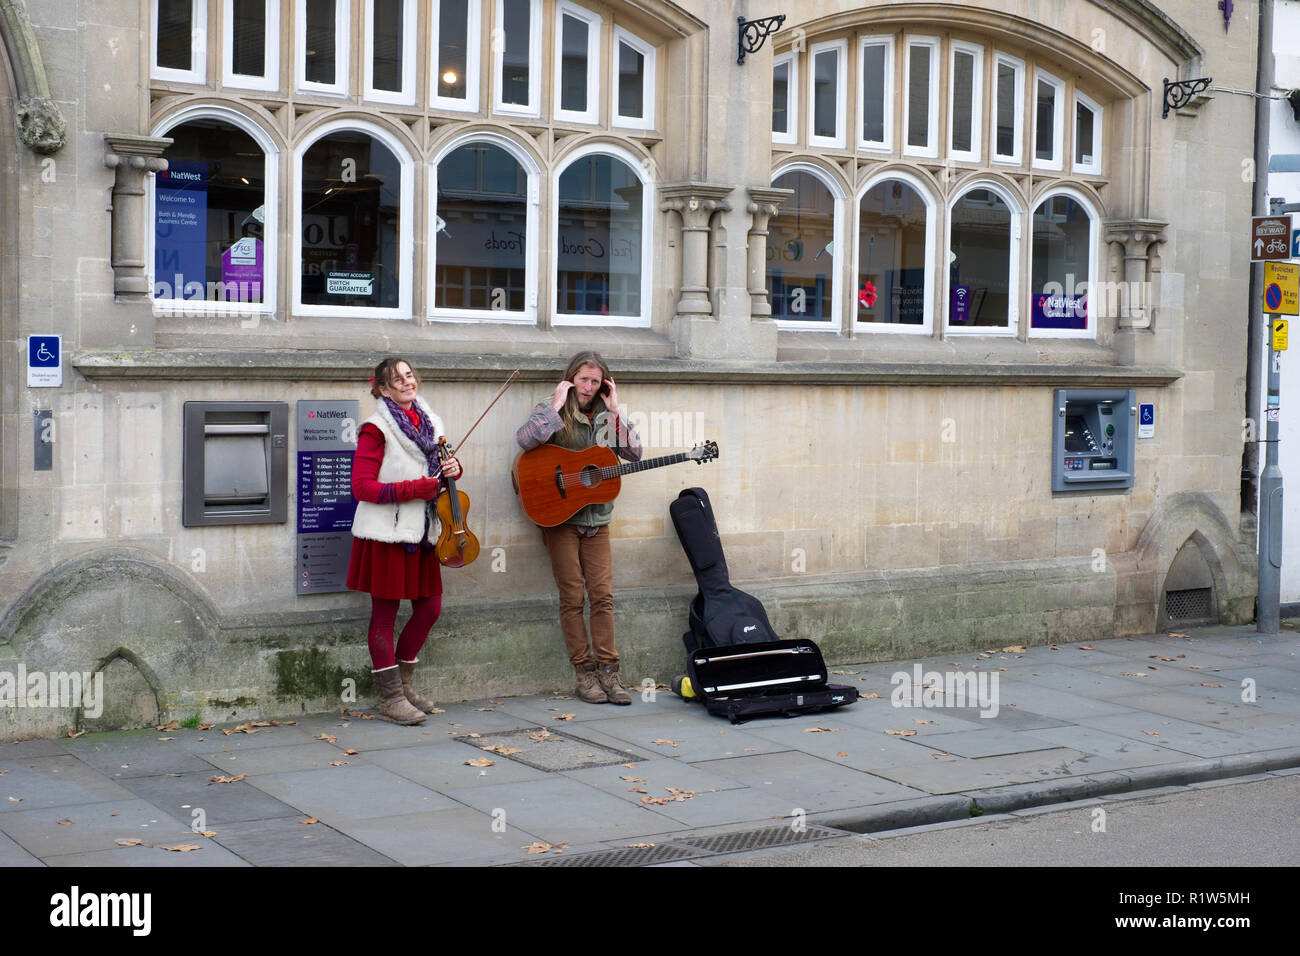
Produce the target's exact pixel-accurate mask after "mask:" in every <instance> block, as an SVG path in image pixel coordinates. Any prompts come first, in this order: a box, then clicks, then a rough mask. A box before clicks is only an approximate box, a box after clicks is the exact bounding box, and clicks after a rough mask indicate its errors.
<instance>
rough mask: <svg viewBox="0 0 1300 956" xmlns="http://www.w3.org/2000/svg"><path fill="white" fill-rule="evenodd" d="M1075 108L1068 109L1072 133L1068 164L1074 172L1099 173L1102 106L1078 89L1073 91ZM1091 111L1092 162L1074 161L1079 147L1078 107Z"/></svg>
mask: <svg viewBox="0 0 1300 956" xmlns="http://www.w3.org/2000/svg"><path fill="white" fill-rule="evenodd" d="M1074 102H1075V108H1074V109H1073V110H1071V111H1070V114H1071V118H1070V122H1071V123H1072V124H1073V129H1074V133H1073V135H1072V136H1071V137H1070V164H1071V168H1072V169H1073V170H1074V171H1075V172H1076V173H1086V174H1090V175H1097V176H1099V175H1101V142H1102V137H1101V120H1102V115H1103V113H1102V107H1101V105H1100V104H1098V103H1097V102H1096V101H1095V100H1093V99H1092V98H1091V97H1089V96H1086V95H1084V94H1083V93H1081V92H1079V91H1078V90H1075V91H1074ZM1080 106H1082V107H1083V108H1084V109H1086V110H1090V111H1091V112H1092V162H1091V163H1076V162H1075V161H1074V157H1075V155H1076V153H1077V152H1078V149H1079V107H1080Z"/></svg>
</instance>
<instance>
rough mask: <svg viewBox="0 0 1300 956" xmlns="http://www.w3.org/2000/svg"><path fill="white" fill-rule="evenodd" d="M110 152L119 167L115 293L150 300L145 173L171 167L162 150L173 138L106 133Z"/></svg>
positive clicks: (115, 190)
mask: <svg viewBox="0 0 1300 956" xmlns="http://www.w3.org/2000/svg"><path fill="white" fill-rule="evenodd" d="M104 140H105V141H106V142H107V143H108V149H109V151H108V155H107V156H105V157H104V165H106V166H108V167H109V168H110V169H112V170H115V172H116V179H115V181H114V183H113V241H112V260H111V261H112V265H113V293H114V296H115V297H116V298H117V299H119V300H128V301H129V300H137V299H148V298H149V293H150V292H151V290H150V288H149V276H148V268H147V266H148V263H147V262H146V261H145V253H146V250H147V249H148V248H149V247H148V243H147V242H146V236H147V232H146V229H147V225H148V224H147V223H146V222H145V212H146V210H145V188H144V183H145V176H146V175H148V174H149V173H159V172H162V171H163V170H164V169H166V168H167V160H165V159H163V158H162V152H163V150H165V149H166V148H167V147H168V146H170V145H171V144H172V141H171V140H170V139H166V138H161V137H153V136H136V135H133V134H130V133H105V134H104Z"/></svg>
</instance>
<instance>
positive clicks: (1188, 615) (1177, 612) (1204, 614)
mask: <svg viewBox="0 0 1300 956" xmlns="http://www.w3.org/2000/svg"><path fill="white" fill-rule="evenodd" d="M1210 590H1211V589H1210V588H1190V589H1189V590H1186V591H1166V592H1165V614H1166V615H1167V616H1168V617H1169V620H1170V621H1203V620H1208V619H1210V618H1213V617H1214V610H1213V607H1212V603H1213V602H1212V601H1211V594H1210Z"/></svg>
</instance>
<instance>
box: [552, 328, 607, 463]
mask: <svg viewBox="0 0 1300 956" xmlns="http://www.w3.org/2000/svg"><path fill="white" fill-rule="evenodd" d="M588 365H590V366H591V367H592V368H598V369H600V380H601V381H602V382H604V381H605V379H607V378H609V366H608V365H606V364H605V360H604V359H603V358H602V357H601V355H600V353H599V352H594V351H591V350H590V349H589V350H587V351H585V352H579V353H578V354H577V355H575V356H574V357H573V358H571V359H569V367H568V368H567V369H565V370H564V379H565V381H568V382H572V381H573V377H574V376H575V375H577V374H578V370H579V369H581V368H583V367H585V366H588ZM597 397H598V398H600V400H601V403H602V404H603V403H604V396H600V395H598V396H597ZM580 414H582V412H581V411H580V410H579V408H578V389H577V388H576V387H574V388H571V389H569V394H568V395H567V396H566V397H565V399H564V408H562V409H561V410H560V421H562V422H564V427H563V428H562V429H560V434H561V436H562V438H561V440H562V441H563V442H564V444H566V445H567V444H568V443H569V442H570V441H572V440H573V433H574V431H575V429H576V428H577V425H578V416H579V415H580Z"/></svg>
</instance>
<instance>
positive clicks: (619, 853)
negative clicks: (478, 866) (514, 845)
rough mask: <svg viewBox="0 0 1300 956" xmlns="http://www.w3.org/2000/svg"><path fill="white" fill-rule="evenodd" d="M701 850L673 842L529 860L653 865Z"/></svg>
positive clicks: (543, 863)
mask: <svg viewBox="0 0 1300 956" xmlns="http://www.w3.org/2000/svg"><path fill="white" fill-rule="evenodd" d="M699 855H700V851H699V850H692V849H687V848H686V847H681V846H674V845H673V844H671V843H659V844H656V845H655V846H652V847H620V848H617V849H613V850H597V851H596V852H595V853H579V854H578V855H577V856H568V857H566V856H558V855H555V856H552V855H548V856H546V857H545V858H543V859H540V860H538V861H536V862H535V863H534V862H531V861H530V862H529V863H528V864H526V865H528V866H653V865H654V864H656V863H672V862H675V861H677V860H686V859H689V858H690V857H693V856H699Z"/></svg>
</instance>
